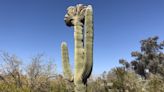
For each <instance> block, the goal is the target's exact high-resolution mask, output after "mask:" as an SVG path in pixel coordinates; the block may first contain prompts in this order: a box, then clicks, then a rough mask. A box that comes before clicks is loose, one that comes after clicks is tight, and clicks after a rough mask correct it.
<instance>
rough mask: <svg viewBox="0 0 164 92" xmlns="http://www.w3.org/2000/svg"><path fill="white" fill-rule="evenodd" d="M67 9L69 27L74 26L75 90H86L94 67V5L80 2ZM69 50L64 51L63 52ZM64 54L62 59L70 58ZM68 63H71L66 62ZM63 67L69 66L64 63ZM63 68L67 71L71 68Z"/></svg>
mask: <svg viewBox="0 0 164 92" xmlns="http://www.w3.org/2000/svg"><path fill="white" fill-rule="evenodd" d="M67 11H68V12H67V14H66V15H65V18H64V20H65V22H66V25H67V26H69V27H71V26H74V43H75V44H74V47H75V48H74V63H75V69H74V79H73V80H74V85H75V88H74V90H75V92H86V91H87V90H86V84H87V79H88V78H89V77H90V75H91V72H92V67H93V11H92V6H91V5H88V6H84V5H82V4H78V5H76V6H70V7H69V8H68V9H67ZM62 50H67V49H62ZM67 51H68V50H67ZM67 51H62V53H63V52H67ZM67 54H68V53H67ZM63 56H64V55H63ZM63 56H62V58H65V59H62V60H67V59H68V57H67V56H68V55H65V56H66V57H63ZM66 58H67V59H66ZM67 61H68V60H67ZM67 61H66V62H67ZM63 63H65V62H64V61H63ZM66 65H69V64H68V63H66ZM63 68H67V67H65V64H63ZM63 70H64V71H66V70H70V69H63ZM64 75H65V74H64Z"/></svg>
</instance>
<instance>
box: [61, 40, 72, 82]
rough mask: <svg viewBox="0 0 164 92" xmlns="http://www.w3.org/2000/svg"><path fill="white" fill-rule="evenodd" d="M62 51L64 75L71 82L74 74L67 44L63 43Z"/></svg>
mask: <svg viewBox="0 0 164 92" xmlns="http://www.w3.org/2000/svg"><path fill="white" fill-rule="evenodd" d="M61 51H62V65H63V74H64V76H65V78H66V79H68V80H71V77H72V72H71V68H70V64H69V56H68V48H67V43H66V42H62V44H61Z"/></svg>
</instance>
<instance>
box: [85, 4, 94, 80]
mask: <svg viewBox="0 0 164 92" xmlns="http://www.w3.org/2000/svg"><path fill="white" fill-rule="evenodd" d="M84 26H85V43H84V45H85V46H84V49H85V58H84V64H85V65H84V69H83V72H82V73H83V74H82V76H83V81H84V83H86V82H87V78H89V76H90V75H91V72H92V67H93V39H94V38H93V10H92V6H91V5H89V6H88V7H87V8H86V12H85V22H84Z"/></svg>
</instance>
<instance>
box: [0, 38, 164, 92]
mask: <svg viewBox="0 0 164 92" xmlns="http://www.w3.org/2000/svg"><path fill="white" fill-rule="evenodd" d="M140 43H141V51H135V52H132V53H131V55H132V57H134V60H132V61H126V60H124V59H120V60H119V62H120V64H121V65H122V66H121V67H115V68H113V69H111V70H109V71H105V72H103V73H102V74H101V75H100V76H98V77H95V76H94V75H92V76H91V77H90V78H89V79H88V84H87V92H164V75H163V73H164V72H163V70H164V68H163V67H164V54H163V51H162V50H163V47H164V41H162V42H158V37H157V36H155V37H150V38H148V39H145V40H141V41H140ZM0 56H1V59H0V60H1V61H0V63H1V64H0V65H1V68H0V92H74V86H75V85H74V84H73V83H72V81H70V80H68V79H66V78H65V77H64V76H63V75H62V74H58V73H57V71H55V67H56V65H55V64H54V63H52V62H53V61H50V60H45V59H43V58H44V55H42V54H39V55H36V56H34V57H32V58H31V62H30V63H29V64H28V65H27V66H26V67H25V65H24V64H23V62H24V61H23V60H21V59H19V58H18V57H17V56H16V55H11V54H8V53H6V52H3V53H1V55H0ZM44 62H46V63H44Z"/></svg>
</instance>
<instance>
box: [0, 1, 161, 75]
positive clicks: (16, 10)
mask: <svg viewBox="0 0 164 92" xmlns="http://www.w3.org/2000/svg"><path fill="white" fill-rule="evenodd" d="M78 3H83V4H91V5H93V8H94V29H95V37H94V38H95V39H94V69H93V73H94V74H98V73H102V72H103V71H104V70H106V71H107V70H109V69H111V68H112V67H115V66H118V60H119V59H120V58H125V59H128V60H130V59H131V57H130V52H131V51H133V50H139V47H140V45H139V41H140V40H141V39H144V38H147V37H150V36H154V35H157V36H159V37H160V40H164V0H0V50H3V51H7V52H9V53H14V54H16V55H17V56H19V57H20V58H22V59H24V60H25V62H24V63H25V64H28V63H29V61H28V58H30V57H32V56H33V55H36V54H37V53H45V54H46V56H48V57H50V58H52V59H54V61H55V63H56V64H57V70H58V72H61V71H62V68H61V52H60V44H61V42H62V41H66V42H67V43H68V46H69V54H70V57H71V58H70V59H71V60H70V61H71V66H72V67H73V46H74V43H73V29H72V28H69V27H67V26H66V25H65V23H64V21H63V18H64V15H65V13H66V8H67V7H68V6H70V5H76V4H78ZM26 60H27V61H26Z"/></svg>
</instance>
